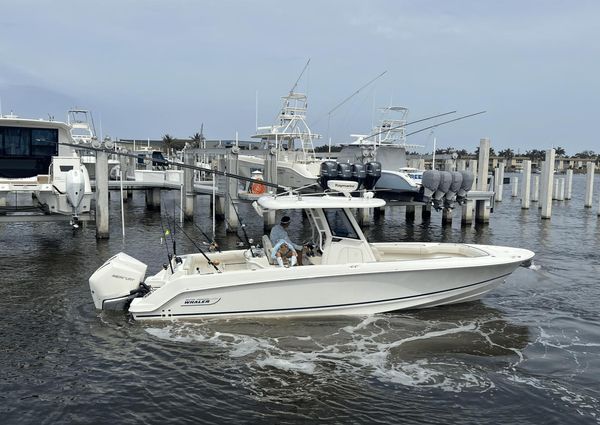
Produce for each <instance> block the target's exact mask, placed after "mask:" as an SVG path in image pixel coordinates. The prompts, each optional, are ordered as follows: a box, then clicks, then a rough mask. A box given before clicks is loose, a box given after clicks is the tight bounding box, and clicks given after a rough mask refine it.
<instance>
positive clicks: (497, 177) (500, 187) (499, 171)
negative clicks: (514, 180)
mask: <svg viewBox="0 0 600 425" xmlns="http://www.w3.org/2000/svg"><path fill="white" fill-rule="evenodd" d="M494 183H495V184H494V194H495V197H494V199H495V201H496V202H502V193H503V192H504V162H500V163H498V166H497V167H496V168H495V170H494Z"/></svg>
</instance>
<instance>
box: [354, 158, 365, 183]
mask: <svg viewBox="0 0 600 425" xmlns="http://www.w3.org/2000/svg"><path fill="white" fill-rule="evenodd" d="M366 176H367V170H366V169H365V164H363V163H360V162H357V163H355V164H352V180H354V181H355V182H357V183H358V188H359V189H360V188H361V186H362V185H363V184H364V183H365V178H366Z"/></svg>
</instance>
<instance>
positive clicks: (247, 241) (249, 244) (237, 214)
mask: <svg viewBox="0 0 600 425" xmlns="http://www.w3.org/2000/svg"><path fill="white" fill-rule="evenodd" d="M229 201H230V202H231V206H232V207H233V211H235V215H236V216H237V219H238V221H239V222H240V225H241V228H242V232H243V233H244V237H245V238H246V243H247V244H248V248H249V249H250V254H252V256H253V257H256V255H255V254H254V251H253V250H252V244H251V243H250V238H248V233H246V225H245V224H244V222H243V221H242V218H241V217H240V214H239V213H238V210H237V208H236V207H235V203H234V202H233V199H231V198H229ZM236 234H237V232H236ZM240 239H241V238H240Z"/></svg>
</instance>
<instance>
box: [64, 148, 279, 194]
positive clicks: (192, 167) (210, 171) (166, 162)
mask: <svg viewBox="0 0 600 425" xmlns="http://www.w3.org/2000/svg"><path fill="white" fill-rule="evenodd" d="M57 143H58V144H59V145H63V146H71V147H74V148H79V149H84V150H90V151H95V152H106V153H109V154H111V155H118V156H124V157H127V158H135V159H142V160H144V161H153V162H155V163H157V164H158V165H165V166H166V165H175V166H177V167H181V168H188V169H190V170H195V171H202V172H205V173H208V174H214V175H217V176H223V177H231V178H234V179H236V180H240V181H244V182H249V183H255V182H256V180H255V179H253V178H251V177H246V176H242V175H239V174H232V173H228V172H227V171H219V170H213V169H211V168H203V167H198V166H196V165H190V164H184V163H182V162H176V161H171V160H168V159H160V158H152V157H151V156H147V155H141V154H131V153H126V152H117V151H114V150H112V149H107V148H95V147H93V146H84V145H78V144H75V143H66V142H57ZM260 183H261V184H263V185H265V186H267V187H272V188H274V189H280V190H287V189H289V188H288V187H286V186H280V185H278V184H275V183H271V182H268V181H266V180H261V182H260Z"/></svg>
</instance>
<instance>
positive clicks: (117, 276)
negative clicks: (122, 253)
mask: <svg viewBox="0 0 600 425" xmlns="http://www.w3.org/2000/svg"><path fill="white" fill-rule="evenodd" d="M112 277H114V278H115V279H123V280H129V281H131V280H135V279H134V278H133V277H127V276H121V275H118V274H113V275H112Z"/></svg>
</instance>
